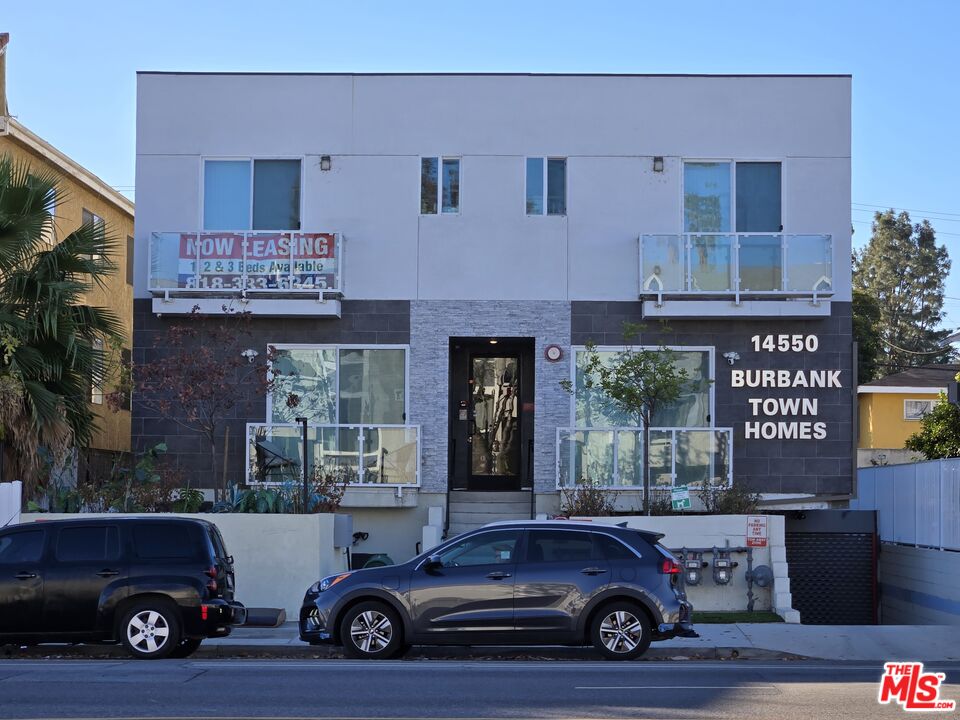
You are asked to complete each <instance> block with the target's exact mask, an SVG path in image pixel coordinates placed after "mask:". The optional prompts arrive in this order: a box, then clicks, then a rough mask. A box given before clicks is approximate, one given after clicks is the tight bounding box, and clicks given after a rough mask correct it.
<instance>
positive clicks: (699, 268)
mask: <svg viewBox="0 0 960 720" xmlns="http://www.w3.org/2000/svg"><path fill="white" fill-rule="evenodd" d="M733 244H734V236H733V235H691V236H690V274H691V285H692V287H691V288H690V289H691V290H692V291H694V292H705V293H708V292H733V290H734V286H733V254H734V246H733Z"/></svg>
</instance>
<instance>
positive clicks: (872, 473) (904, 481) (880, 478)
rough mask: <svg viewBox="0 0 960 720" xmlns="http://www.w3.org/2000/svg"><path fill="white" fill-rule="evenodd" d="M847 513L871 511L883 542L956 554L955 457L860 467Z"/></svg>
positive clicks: (959, 514) (958, 483)
mask: <svg viewBox="0 0 960 720" xmlns="http://www.w3.org/2000/svg"><path fill="white" fill-rule="evenodd" d="M850 509H851V510H876V511H877V525H878V528H879V533H880V540H881V541H882V542H892V543H899V544H901V545H914V546H917V547H928V548H937V549H940V550H960V458H951V459H948V460H930V461H927V462H921V463H909V464H905V465H885V466H881V467H871V468H860V469H859V470H858V471H857V497H856V498H855V499H853V500H851V501H850Z"/></svg>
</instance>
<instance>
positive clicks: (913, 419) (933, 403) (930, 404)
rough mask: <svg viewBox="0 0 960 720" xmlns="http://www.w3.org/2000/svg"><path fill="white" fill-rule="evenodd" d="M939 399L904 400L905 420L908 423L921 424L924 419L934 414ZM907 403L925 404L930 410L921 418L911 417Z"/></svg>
mask: <svg viewBox="0 0 960 720" xmlns="http://www.w3.org/2000/svg"><path fill="white" fill-rule="evenodd" d="M938 401H939V398H904V400H903V419H904V420H905V421H907V422H920V421H921V420H923V418H924V417H925V416H926V415H928V414H930V413H931V412H933V408H935V407H936V405H937V402H938ZM907 403H925V404H926V405H927V407H928V410H927V411H926V412H925V413H923V414H922V415H920V417H911V416H910V415H908V414H907Z"/></svg>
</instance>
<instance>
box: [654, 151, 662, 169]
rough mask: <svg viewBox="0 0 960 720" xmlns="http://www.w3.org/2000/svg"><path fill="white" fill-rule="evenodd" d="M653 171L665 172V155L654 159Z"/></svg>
mask: <svg viewBox="0 0 960 720" xmlns="http://www.w3.org/2000/svg"><path fill="white" fill-rule="evenodd" d="M653 171H654V172H663V155H657V156H655V157H654V158H653Z"/></svg>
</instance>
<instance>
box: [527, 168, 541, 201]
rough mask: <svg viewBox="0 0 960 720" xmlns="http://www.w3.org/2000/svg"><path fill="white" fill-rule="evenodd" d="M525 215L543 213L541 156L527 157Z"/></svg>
mask: <svg viewBox="0 0 960 720" xmlns="http://www.w3.org/2000/svg"><path fill="white" fill-rule="evenodd" d="M527 215H543V158H527Z"/></svg>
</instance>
